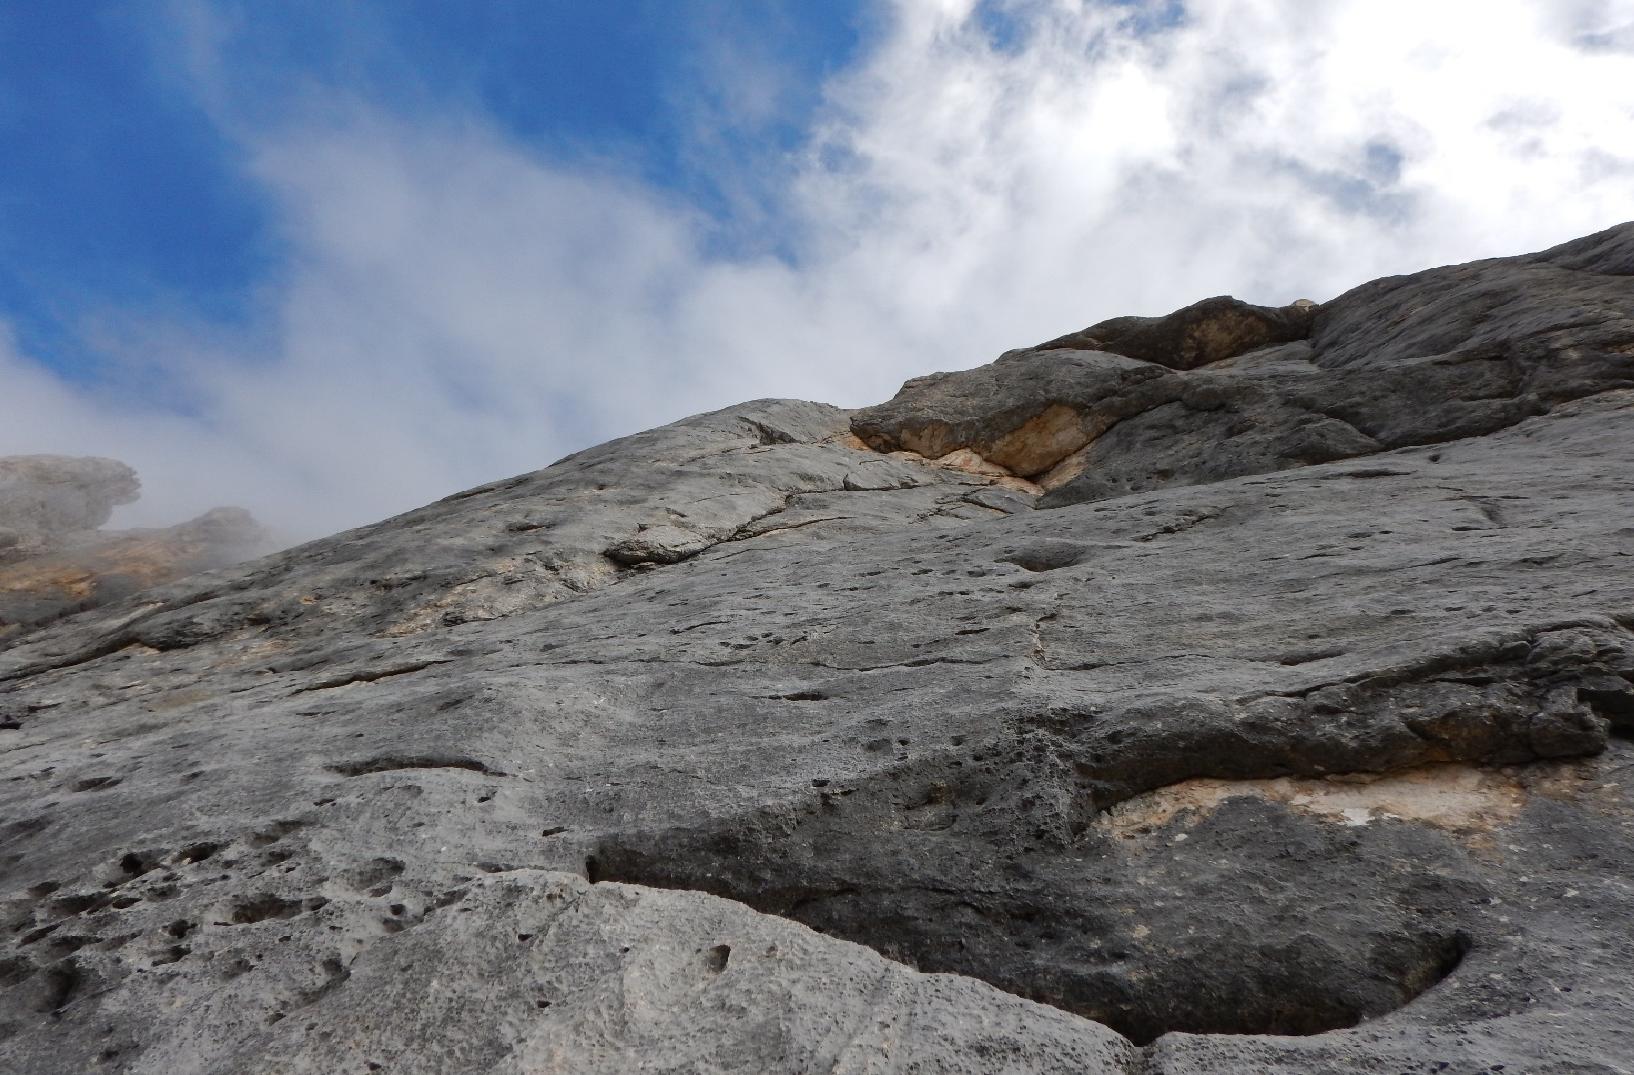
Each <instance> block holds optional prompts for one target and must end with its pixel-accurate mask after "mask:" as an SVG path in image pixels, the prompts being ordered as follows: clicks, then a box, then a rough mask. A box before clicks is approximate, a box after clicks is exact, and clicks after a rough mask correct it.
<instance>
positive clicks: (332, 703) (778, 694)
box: [0, 226, 1634, 1075]
mask: <svg viewBox="0 0 1634 1075" xmlns="http://www.w3.org/2000/svg"><path fill="white" fill-rule="evenodd" d="M1631 256H1634V227H1630V226H1624V227H1623V228H1619V229H1614V230H1613V231H1611V232H1608V233H1605V234H1603V235H1600V236H1592V237H1589V238H1588V239H1585V240H1582V241H1579V242H1577V243H1573V244H1567V246H1565V247H1561V248H1558V249H1557V250H1555V251H1550V252H1547V253H1545V254H1543V255H1535V256H1532V257H1528V258H1519V259H1504V260H1500V261H1495V262H1487V263H1481V264H1478V265H1475V266H1468V267H1460V268H1456V269H1442V270H1432V271H1431V272H1430V273H1426V274H1418V275H1416V276H1412V277H1404V278H1401V279H1399V280H1395V281H1382V282H1379V283H1377V284H1373V285H1368V286H1367V287H1364V288H1360V289H1357V290H1356V291H1354V292H1351V293H1350V295H1348V296H1343V297H1341V298H1340V299H1337V300H1334V301H1333V302H1330V303H1326V304H1323V305H1322V306H1321V307H1320V308H1319V309H1317V310H1316V312H1315V313H1314V314H1313V315H1312V317H1313V320H1312V328H1311V332H1310V337H1309V339H1307V340H1303V341H1296V342H1294V343H1291V344H1280V345H1276V346H1273V347H1271V348H1266V349H1262V350H1259V351H1254V352H1250V353H1246V354H1241V355H1237V356H1236V357H1233V358H1228V359H1224V360H1221V361H1219V362H1216V363H1215V364H1214V365H1212V366H1205V367H1199V368H1197V369H1191V370H1176V369H1171V368H1169V367H1168V366H1166V365H1158V364H1154V363H1152V362H1148V361H1143V360H1140V359H1136V358H1130V357H1128V356H1124V355H1115V354H1109V353H1106V352H1104V351H1081V350H1054V351H1031V352H1016V353H1012V354H1011V355H1008V356H1005V357H1004V358H1002V359H1001V360H1000V361H999V362H997V363H995V364H993V365H992V366H989V367H984V368H983V369H981V370H974V371H968V372H966V373H960V374H947V375H941V376H940V377H937V378H932V379H922V380H921V381H919V382H915V383H911V384H910V385H909V386H908V387H907V388H906V389H905V390H904V393H903V394H902V395H900V396H899V397H898V399H897V400H896V401H893V403H891V404H887V405H885V406H884V407H881V408H872V409H870V410H869V411H865V412H859V413H858V414H855V415H850V414H847V413H846V412H843V411H839V410H836V409H834V408H828V407H822V406H820V405H816V404H807V403H797V402H790V401H758V402H755V403H750V404H744V405H741V406H739V407H735V408H730V409H728V410H725V411H721V412H717V413H715V414H710V415H702V416H699V417H696V418H692V419H688V420H687V421H684V422H680V423H676V424H675V425H672V426H668V427H665V428H663V429H658V430H653V431H650V432H648V433H643V434H640V435H638V436H635V437H631V438H626V439H624V440H621V441H616V442H613V443H611V444H608V445H603V446H600V447H598V448H595V449H591V450H590V451H587V452H582V453H579V454H578V455H576V456H573V457H570V458H569V459H566V460H562V461H561V462H559V463H557V464H555V465H553V466H551V467H549V468H546V469H545V470H542V471H539V472H536V473H534V474H529V475H523V476H520V477H517V478H512V479H507V480H505V481H501V482H495V483H492V484H490V485H487V486H483V487H481V488H478V489H474V490H471V491H469V492H467V493H464V494H461V495H459V496H457V497H451V498H449V499H447V500H444V501H441V502H439V503H437V504H433V505H429V506H427V507H425V508H422V509H419V510H417V511H414V512H410V513H408V514H406V515H403V516H399V517H398V518H396V519H391V520H386V521H385V522H382V523H379V524H376V525H374V526H370V527H364V528H361V529H359V530H356V531H352V532H349V533H347V534H342V535H337V536H336V537H333V538H329V539H325V540H323V541H319V542H314V543H312V544H310V545H306V546H303V547H301V548H297V549H292V550H288V551H286V552H283V553H280V554H278V555H276V556H272V557H269V558H266V559H264V560H261V561H258V562H256V563H252V564H246V565H243V566H240V567H238V568H233V569H230V570H227V571H221V572H216V573H213V574H211V575H208V576H199V577H195V578H192V579H186V580H181V581H177V582H171V583H168V584H165V585H162V586H159V587H155V588H152V589H149V590H146V591H144V592H142V593H139V594H135V595H133V596H131V597H129V598H127V599H124V600H121V601H118V602H115V603H113V604H111V605H109V606H106V607H104V608H100V609H94V610H91V611H88V612H86V613H83V614H81V615H79V616H76V617H72V618H70V619H68V620H65V621H62V622H60V623H57V624H54V625H50V626H45V627H42V628H40V629H39V630H37V631H35V632H34V633H32V634H30V635H27V636H24V637H22V638H20V639H18V640H16V642H15V643H14V644H12V645H11V646H10V648H9V649H6V650H4V651H3V652H0V751H3V753H0V759H3V760H0V777H3V778H4V779H0V899H3V900H4V901H5V902H4V905H3V906H4V912H3V917H0V1069H6V1070H19V1071H29V1072H41V1073H45V1075H50V1073H55V1072H80V1071H84V1070H107V1071H131V1072H166V1073H168V1072H271V1071H290V1072H299V1071H335V1070H341V1071H347V1070H358V1071H369V1070H379V1071H387V1072H393V1073H403V1072H437V1071H449V1070H461V1071H491V1072H534V1071H552V1070H573V1071H586V1072H596V1071H607V1072H614V1071H618V1072H623V1071H632V1070H633V1071H660V1070H662V1071H697V1072H704V1071H739V1072H778V1071H786V1072H801V1071H813V1070H816V1071H831V1070H832V1071H884V1070H903V1071H971V1072H977V1071H981V1072H987V1071H1009V1072H1041V1071H1048V1072H1085V1071H1089V1072H1097V1071H1099V1072H1111V1073H1130V1075H1133V1073H1137V1072H1138V1073H1141V1075H1156V1073H1164V1075H1183V1073H1184V1075H1199V1073H1210V1075H1214V1073H1220V1072H1243V1073H1250V1072H1252V1073H1262V1072H1270V1073H1277V1075H1311V1073H1330V1072H1331V1073H1357V1075H1360V1073H1364V1072H1366V1073H1376V1072H1380V1071H1388V1072H1395V1071H1423V1072H1433V1071H1442V1072H1449V1073H1459V1075H1475V1073H1477V1072H1486V1073H1490V1072H1491V1071H1493V1070H1494V1069H1495V1068H1496V1066H1497V1065H1503V1068H1502V1070H1504V1071H1507V1072H1528V1073H1554V1075H1567V1073H1572V1075H1579V1073H1593V1075H1614V1073H1617V1072H1620V1071H1624V1070H1626V1067H1627V1058H1628V1057H1629V1056H1634V1002H1631V1000H1630V992H1629V990H1628V984H1629V974H1630V972H1629V969H1628V968H1629V967H1630V966H1634V894H1631V890H1630V888H1629V885H1628V882H1627V879H1628V878H1629V877H1630V876H1631V875H1634V839H1631V837H1634V746H1631V744H1630V738H1631V737H1634V524H1631V522H1630V518H1629V507H1628V506H1629V504H1630V503H1634V390H1631V389H1630V388H1628V387H1626V381H1627V374H1628V371H1629V364H1630V363H1631V362H1634V354H1630V353H1628V352H1627V351H1624V350H1620V349H1621V348H1625V347H1626V346H1627V345H1628V341H1629V340H1634V334H1628V320H1627V319H1628V316H1629V311H1630V309H1634V275H1631V273H1630V267H1631V265H1634V262H1630V261H1629V258H1630V257H1631ZM1471 311H1474V312H1471ZM1619 311H1620V312H1619ZM1369 386H1371V387H1369ZM1169 392H1173V393H1175V396H1174V398H1173V399H1172V400H1170V401H1169V402H1167V403H1158V402H1153V401H1155V400H1158V399H1160V398H1162V397H1163V394H1164V393H1169ZM1210 400H1218V401H1219V405H1218V406H1217V407H1215V408H1214V409H1212V410H1211V409H1209V408H1210V406H1211V404H1210V402H1209V401H1210ZM1143 401H1144V403H1150V404H1151V406H1144V405H1143ZM1188 401H1190V402H1188ZM1313 401H1318V402H1320V404H1321V406H1317V403H1316V402H1313ZM1346 401H1349V402H1346ZM1351 404H1354V407H1352V406H1351ZM1054 406H1060V407H1064V408H1066V409H1067V410H1070V411H1071V413H1072V415H1073V416H1074V417H1073V422H1076V423H1078V426H1077V428H1078V430H1079V432H1080V433H1082V432H1084V431H1085V430H1088V431H1090V433H1091V434H1093V435H1090V434H1085V435H1086V436H1088V437H1089V439H1087V440H1086V441H1085V442H1084V443H1083V444H1082V445H1080V446H1079V447H1077V448H1075V449H1071V451H1072V452H1079V453H1083V452H1086V451H1087V452H1088V453H1089V454H1088V455H1086V456H1085V458H1084V460H1083V462H1084V466H1085V469H1084V470H1083V471H1082V472H1081V473H1080V474H1079V475H1078V476H1077V477H1074V478H1069V479H1064V480H1063V481H1061V482H1059V483H1057V484H1056V486H1055V488H1054V489H1053V490H1052V491H1051V492H1049V493H1047V494H1045V495H1044V496H1043V497H1042V498H1041V499H1040V498H1038V497H1035V496H1033V495H1031V494H1030V493H1029V492H1028V491H1027V487H1025V486H1020V485H1019V480H1026V481H1029V482H1032V481H1035V480H1037V479H1040V478H1042V477H1044V475H1047V474H1048V469H1046V470H1045V471H1044V473H1043V474H1040V472H1039V471H1038V470H1037V469H1036V468H1037V467H1040V466H1046V467H1050V468H1053V467H1058V466H1060V465H1061V463H1062V460H1056V461H1055V462H1053V463H1046V462H1044V458H1043V457H1044V456H1047V455H1049V454H1051V453H1053V452H1055V451H1058V450H1060V449H1061V448H1062V447H1064V446H1066V445H1070V443H1071V441H1072V440H1073V438H1074V437H1075V436H1077V434H1072V433H1071V430H1072V429H1073V426H1072V424H1071V423H1069V422H1066V421H1064V420H1058V418H1055V417H1051V418H1043V419H1040V416H1041V415H1045V414H1046V413H1047V412H1049V409H1050V408H1051V407H1054ZM1165 406H1169V407H1173V408H1175V409H1174V410H1172V411H1169V412H1166V413H1167V414H1173V415H1176V417H1175V418H1174V419H1173V423H1174V424H1173V432H1172V436H1161V435H1159V431H1160V430H1161V429H1164V428H1168V427H1167V426H1164V425H1161V424H1160V422H1168V421H1169V419H1167V418H1164V416H1163V415H1157V416H1156V417H1153V415H1154V414H1156V412H1157V411H1159V410H1161V409H1162V408H1163V407H1165ZM1300 408H1304V409H1303V410H1301V411H1300V413H1304V414H1307V415H1309V416H1311V417H1310V418H1309V420H1308V421H1307V422H1306V427H1313V428H1315V432H1313V433H1311V434H1310V437H1311V438H1314V439H1312V440H1310V441H1308V442H1305V443H1307V445H1310V444H1315V445H1318V446H1321V445H1323V444H1326V445H1328V447H1329V448H1331V449H1333V450H1334V451H1338V449H1339V448H1344V451H1342V452H1339V456H1338V457H1336V458H1334V457H1330V458H1329V459H1328V460H1327V461H1322V459H1321V458H1320V456H1321V455H1322V454H1323V453H1322V452H1321V451H1316V450H1314V449H1312V450H1311V451H1305V450H1304V449H1300V448H1298V445H1297V444H1296V443H1295V440H1294V439H1293V438H1294V437H1295V433H1296V431H1297V429H1299V428H1304V427H1300V426H1298V425H1297V424H1296V423H1295V422H1294V421H1293V418H1292V417H1291V415H1292V413H1293V412H1294V411H1295V410H1299V409H1300ZM1181 412H1185V414H1186V415H1193V416H1198V415H1200V416H1201V417H1184V416H1182V415H1181ZM1330 412H1331V414H1330ZM1210 415H1214V416H1215V417H1214V418H1210V417H1208V416H1210ZM1334 415H1340V416H1343V417H1334ZM1323 421H1332V422H1336V423H1341V424H1346V425H1348V427H1349V428H1351V429H1353V430H1354V434H1353V435H1354V436H1355V437H1360V438H1366V439H1367V440H1368V441H1370V442H1371V445H1367V444H1362V443H1361V442H1360V441H1357V442H1356V443H1354V444H1350V446H1349V447H1346V446H1345V442H1344V441H1343V439H1342V438H1341V437H1340V435H1339V434H1338V433H1332V434H1331V437H1330V435H1329V433H1324V432H1323V431H1322V430H1323V428H1325V427H1323V426H1322V425H1321V423H1322V422H1323ZM1233 422H1245V423H1247V422H1255V423H1258V424H1257V425H1254V426H1253V428H1252V429H1249V430H1245V431H1244V432H1241V433H1238V434H1237V435H1236V436H1231V435H1229V431H1230V428H1231V424H1230V423H1233ZM1029 423H1032V424H1031V425H1029ZM1097 423H1100V424H1102V425H1104V427H1105V428H1102V429H1100V430H1099V432H1095V429H1096V426H1097ZM1438 423H1439V425H1438ZM848 427H849V428H851V429H852V430H854V431H855V434H856V436H857V437H860V438H862V440H863V441H866V442H867V443H866V444H862V443H859V442H858V441H854V440H851V439H849V438H848V434H847V429H848ZM1254 429H1260V430H1263V431H1264V432H1263V436H1262V437H1261V439H1260V440H1257V441H1252V443H1254V444H1257V445H1259V447H1257V448H1255V449H1254V451H1248V450H1247V449H1244V450H1243V451H1241V452H1238V451H1237V450H1236V449H1234V448H1232V447H1231V446H1230V443H1229V442H1231V441H1233V440H1240V439H1242V438H1244V437H1249V438H1252V437H1254V436H1258V434H1255V433H1254V432H1253V430H1254ZM1018 430H1032V431H1033V433H1028V434H1027V435H1025V436H1020V437H1018V436H1016V432H1017V431H1018ZM1039 430H1043V431H1044V433H1045V434H1047V435H1045V436H1042V437H1041V438H1034V433H1036V432H1037V431H1039ZM1061 430H1066V431H1067V432H1068V433H1069V434H1071V435H1062V436H1060V437H1058V436H1057V434H1060V432H1061ZM1120 436H1121V438H1122V439H1113V438H1119V437H1120ZM1029 438H1033V440H1031V441H1029ZM1323 438H1328V439H1323ZM1040 440H1042V441H1043V442H1047V443H1048V444H1050V445H1051V447H1050V448H1049V451H1047V452H1041V453H1038V454H1037V455H1035V456H1033V457H1029V456H1028V455H1027V444H1028V443H1037V442H1039V441H1040ZM1171 440H1172V441H1174V443H1173V444H1171V443H1170V442H1171ZM870 446H871V447H870ZM876 449H880V450H876ZM1114 449H1116V451H1114ZM1150 452H1156V453H1158V458H1157V459H1156V460H1155V461H1153V462H1151V466H1150V467H1148V465H1147V463H1145V462H1142V460H1143V459H1144V458H1145V454H1146V453H1150ZM1301 452H1304V454H1300V453H1301ZM909 453H917V455H918V457H916V456H915V455H914V454H909ZM956 453H968V454H962V455H961V454H956ZM1097 453H1101V454H1097ZM1164 453H1169V454H1164ZM1359 454H1361V455H1365V458H1354V457H1353V456H1357V455H1359ZM950 455H951V456H953V457H952V458H949V456H950ZM932 456H936V457H939V459H940V460H942V461H944V462H943V465H934V464H933V462H931V461H928V457H932ZM920 457H927V458H920ZM1188 460H1189V462H1187V461H1188ZM1181 463H1184V468H1189V469H1184V468H1181V466H1180V464H1181ZM1171 464H1172V465H1173V466H1172V467H1171ZM1165 468H1170V469H1171V473H1170V474H1169V476H1168V477H1159V476H1158V474H1157V471H1158V470H1162V469H1165ZM1211 468H1213V469H1211ZM1120 483H1121V485H1120ZM1038 484H1040V485H1043V484H1045V483H1044V482H1043V481H1038ZM1127 489H1136V491H1132V492H1131V491H1120V490H1127ZM859 945H860V946H864V947H859ZM869 949H871V950H872V951H869Z"/></svg>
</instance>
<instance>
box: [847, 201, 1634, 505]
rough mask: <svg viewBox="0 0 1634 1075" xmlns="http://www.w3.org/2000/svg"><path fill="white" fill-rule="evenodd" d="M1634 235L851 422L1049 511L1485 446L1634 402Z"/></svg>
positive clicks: (1479, 266)
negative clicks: (1554, 417)
mask: <svg viewBox="0 0 1634 1075" xmlns="http://www.w3.org/2000/svg"><path fill="white" fill-rule="evenodd" d="M1631 247H1634V224H1631V225H1623V226H1620V227H1618V228H1613V229H1610V230H1609V231H1606V232H1603V233H1601V234H1599V235H1597V236H1590V237H1588V238H1587V239H1584V240H1578V241H1576V242H1574V243H1568V244H1565V245H1564V246H1562V247H1558V248H1556V250H1554V251H1546V252H1544V253H1542V254H1535V255H1527V256H1523V257H1515V258H1498V259H1493V260H1490V261H1483V262H1475V263H1473V264H1470V265H1459V266H1451V267H1447V268H1440V269H1431V270H1428V271H1425V272H1421V273H1415V274H1413V275H1411V276H1400V277H1391V278H1388V279H1383V280H1376V281H1373V282H1372V283H1369V284H1364V285H1362V286H1361V287H1358V288H1355V289H1353V290H1351V291H1349V292H1347V293H1346V294H1344V295H1341V296H1340V297H1338V298H1336V299H1334V300H1332V301H1330V302H1327V303H1324V304H1323V305H1321V306H1305V305H1300V304H1295V305H1294V306H1291V307H1284V308H1281V309H1270V308H1266V307H1259V306H1250V305H1248V304H1246V303H1242V302H1238V301H1237V300H1235V299H1230V298H1223V297H1222V298H1214V299H1207V300H1204V301H1203V302H1200V303H1197V304H1196V305H1193V306H1188V307H1186V308H1185V309H1183V310H1180V311H1177V312H1176V313H1173V314H1170V315H1169V316H1167V317H1162V318H1115V319H1113V320H1111V321H1106V322H1102V323H1101V324H1100V325H1096V326H1093V327H1091V328H1089V329H1086V330H1084V331H1083V332H1081V333H1075V334H1073V335H1071V336H1064V337H1061V338H1060V339H1058V340H1054V341H1051V342H1050V343H1047V344H1043V345H1041V346H1040V347H1036V348H1033V349H1031V350H1026V351H1015V352H1010V353H1008V354H1006V355H1004V356H1002V357H1001V358H999V359H998V360H997V361H996V362H993V363H991V364H989V365H987V366H982V367H978V368H976V369H972V370H965V371H962V372H958V373H942V374H936V375H933V376H929V377H920V378H916V379H914V380H912V381H909V382H907V383H906V384H905V385H903V388H902V390H901V391H900V392H898V393H897V395H896V397H895V398H893V399H892V400H890V401H889V402H887V403H884V404H880V405H879V406H875V407H868V408H865V409H863V410H861V411H858V412H857V413H856V414H854V415H853V416H852V419H851V426H852V430H853V432H855V433H856V435H857V436H858V437H859V438H861V439H862V440H863V441H865V442H866V443H867V444H868V445H869V446H871V447H873V448H874V449H875V450H877V451H883V452H890V451H897V450H903V449H907V450H911V451H915V452H919V453H920V454H922V455H925V456H927V457H929V458H932V459H935V458H937V457H940V456H944V455H947V454H949V453H953V452H958V451H970V452H974V453H976V454H978V455H980V456H981V457H982V458H983V459H985V460H987V461H989V462H991V463H995V464H998V465H999V466H1002V467H1005V468H1007V469H1008V470H1010V471H1011V472H1012V473H1014V474H1015V475H1017V476H1018V477H1021V478H1026V479H1029V480H1030V481H1032V482H1035V483H1036V484H1037V485H1038V486H1040V487H1042V488H1043V489H1044V490H1045V491H1046V494H1047V495H1046V496H1045V497H1044V499H1043V500H1042V501H1041V503H1040V506H1041V507H1060V506H1062V505H1064V504H1070V503H1082V502H1086V501H1095V500H1105V499H1107V498H1110V497H1115V496H1122V495H1126V494H1129V493H1140V492H1146V491H1149V490H1153V489H1161V488H1166V487H1170V486H1180V485H1201V484H1207V483H1210V482H1217V481H1222V480H1225V479H1229V478H1235V477H1241V476H1244V475H1249V474H1263V473H1269V472H1273V471H1279V470H1285V469H1288V468H1291V467H1301V466H1308V465H1311V464H1314V463H1325V462H1331V461H1334V460H1338V459H1346V458H1352V457H1356V456H1362V455H1369V454H1374V453H1377V452H1382V451H1389V450H1392V449H1396V448H1401V447H1405V446H1408V445H1416V444H1433V443H1441V442H1445V441H1451V440H1456V439H1459V438H1464V437H1474V436H1481V435H1483V434H1486V433H1491V432H1494V431H1496V430H1499V429H1504V428H1507V427H1509V426H1512V425H1514V424H1516V423H1517V422H1520V421H1522V420H1524V419H1526V418H1529V417H1532V416H1534V415H1539V414H1544V413H1547V412H1548V411H1549V410H1551V409H1552V408H1554V407H1556V406H1558V405H1560V404H1561V403H1564V402H1567V401H1570V400H1574V399H1579V398H1583V397H1585V396H1591V395H1595V394H1598V393H1603V392H1609V391H1615V390H1618V389H1623V388H1628V387H1631V386H1634V278H1631V276H1630V275H1628V274H1627V273H1624V272H1622V271H1621V270H1625V269H1627V268H1628V266H1629V259H1630V257H1631V255H1630V254H1629V252H1628V251H1629V249H1630V248H1631Z"/></svg>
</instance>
